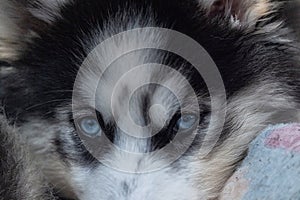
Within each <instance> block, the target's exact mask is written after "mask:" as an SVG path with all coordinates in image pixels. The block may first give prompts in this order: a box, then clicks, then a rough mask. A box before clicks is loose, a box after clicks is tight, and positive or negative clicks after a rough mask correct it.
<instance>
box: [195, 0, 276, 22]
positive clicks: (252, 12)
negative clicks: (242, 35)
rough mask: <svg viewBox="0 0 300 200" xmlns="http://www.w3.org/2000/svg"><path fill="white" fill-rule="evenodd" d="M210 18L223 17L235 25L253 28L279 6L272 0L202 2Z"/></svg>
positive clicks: (202, 0)
mask: <svg viewBox="0 0 300 200" xmlns="http://www.w3.org/2000/svg"><path fill="white" fill-rule="evenodd" d="M200 1H201V3H203V5H204V6H205V7H206V9H207V11H208V15H209V16H215V15H223V16H225V17H229V18H230V19H231V20H232V21H233V22H234V23H235V24H238V25H241V26H246V27H252V26H254V25H256V24H257V22H258V21H259V20H261V19H264V18H265V17H266V16H267V15H269V14H271V13H272V12H273V11H274V9H275V8H276V7H277V4H276V3H274V1H271V0H200Z"/></svg>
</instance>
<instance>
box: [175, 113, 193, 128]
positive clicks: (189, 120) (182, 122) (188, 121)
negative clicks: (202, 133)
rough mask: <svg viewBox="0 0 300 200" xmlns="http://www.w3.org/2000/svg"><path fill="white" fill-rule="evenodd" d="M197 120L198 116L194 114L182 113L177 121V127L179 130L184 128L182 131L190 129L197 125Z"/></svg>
mask: <svg viewBox="0 0 300 200" xmlns="http://www.w3.org/2000/svg"><path fill="white" fill-rule="evenodd" d="M196 122H197V117H196V116H195V115H192V114H186V115H182V116H181V117H180V118H179V119H178V121H177V122H176V127H175V128H176V129H177V130H182V131H185V130H189V129H191V128H193V127H194V126H195V124H196Z"/></svg>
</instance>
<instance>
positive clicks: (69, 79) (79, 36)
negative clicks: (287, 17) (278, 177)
mask: <svg viewBox="0 0 300 200" xmlns="http://www.w3.org/2000/svg"><path fill="white" fill-rule="evenodd" d="M281 6H282V2H275V1H271V0H243V1H241V0H85V1H82V0H51V1H50V0H32V1H27V0H0V60H2V61H3V64H2V67H1V71H0V72H1V73H0V83H1V85H0V97H1V102H2V105H1V106H2V107H3V110H4V111H3V112H2V115H5V116H6V118H7V119H8V120H9V121H10V123H11V124H12V125H13V127H14V129H11V128H9V127H7V125H6V124H5V123H2V124H1V136H0V138H1V141H2V144H3V143H4V145H3V146H1V148H0V152H1V160H2V161H1V162H0V163H1V166H0V167H1V170H2V172H1V176H4V177H3V179H4V180H6V181H5V182H4V183H2V181H1V183H0V192H1V193H0V194H1V197H0V199H47V198H52V197H51V196H49V195H48V194H50V193H49V192H47V191H48V189H46V191H45V188H44V186H43V185H48V186H49V188H52V187H53V188H54V189H53V191H54V193H57V194H59V196H60V197H61V198H70V199H80V200H95V199H97V200H98V199H99V200H116V199H118V200H125V199H128V200H141V199H144V200H153V199H155V200H199V199H216V198H218V195H219V193H220V191H221V190H222V187H223V185H224V183H225V182H226V180H227V179H228V177H229V176H230V175H231V174H232V173H233V171H234V169H235V168H236V166H237V165H238V164H239V162H240V161H241V160H242V159H243V158H244V156H245V155H246V153H247V147H248V144H249V142H251V140H252V139H253V138H254V137H255V136H256V135H257V134H258V133H259V132H260V131H261V130H262V129H264V128H265V127H266V126H267V125H268V124H275V123H277V122H285V121H288V122H293V121H294V122H297V121H299V109H300V104H299V103H300V68H299V52H300V51H299V45H298V43H297V41H296V39H295V38H296V36H295V34H294V33H293V31H292V30H291V29H290V28H288V27H287V26H286V24H285V21H284V20H283V18H281V16H280V15H279V14H278V13H280V10H281ZM148 28H154V31H149V30H152V29H148ZM155 28H162V29H163V30H173V31H174V32H176V33H180V34H182V35H185V36H187V37H188V38H191V39H192V40H193V41H195V42H196V43H197V44H199V45H201V46H202V47H203V48H204V49H205V51H206V52H208V54H209V55H210V57H211V58H212V60H213V61H214V63H215V65H216V66H217V69H218V72H219V73H220V77H221V78H222V80H223V81H222V84H223V85H224V88H225V91H226V93H225V95H226V105H225V104H224V102H222V103H221V104H222V106H223V107H222V108H223V109H224V110H226V112H225V115H224V116H225V117H224V122H225V123H224V125H223V126H221V127H220V126H216V125H215V126H214V124H218V121H213V120H211V119H213V116H214V115H216V116H219V114H218V113H219V112H222V111H224V110H223V109H220V110H217V111H216V110H213V109H212V98H211V94H210V88H209V86H208V85H207V84H206V81H205V78H206V77H205V76H203V74H199V73H198V71H197V70H196V69H195V66H193V63H191V62H190V61H189V60H185V58H182V57H181V56H180V55H178V54H176V52H175V53H174V52H168V51H167V50H164V49H163V48H152V45H153V44H161V46H160V45H158V47H162V46H164V45H165V44H169V45H171V46H172V44H175V43H176V42H177V41H178V40H177V38H176V37H175V39H174V37H171V35H163V34H162V32H160V31H157V29H155ZM132 30H138V32H137V33H138V34H136V32H130V31H132ZM159 30H161V29H159ZM128 32H129V33H132V34H130V35H129V36H128V35H122V34H123V33H128ZM120 34H121V37H120ZM114 36H116V37H118V39H117V40H114V42H112V43H109V42H107V43H105V41H107V40H109V39H110V38H111V37H114ZM169 36H170V37H169ZM103 43H104V44H105V48H101V47H103V46H101V44H103ZM99 45H100V48H98V47H99ZM185 45H186V44H182V48H183V49H184V48H185ZM140 47H147V48H144V49H141V48H140ZM190 48H192V46H191V47H190ZM132 49H133V50H135V51H128V52H126V51H127V50H132ZM120 52H123V53H124V55H123V54H122V56H120V57H119V54H120ZM125 52H126V53H125ZM191 53H192V54H195V55H196V56H195V57H197V55H198V54H197V53H198V52H191ZM91 54H92V56H90V55H91ZM113 57H116V58H118V59H116V60H115V61H114V62H112V63H110V65H109V66H108V65H107V63H108V61H107V60H109V59H108V58H113ZM87 58H88V59H87ZM4 63H6V64H4ZM149 63H150V64H149ZM200 63H201V62H200ZM145 64H146V65H145ZM147 64H148V65H147ZM158 64H160V65H158ZM206 64H207V63H205V62H202V63H201V65H202V67H204V69H205V70H206V71H208V72H211V71H213V69H212V68H210V65H207V66H206ZM143 65H145V67H144V68H143V67H141V68H139V69H138V70H137V68H135V67H136V66H143ZM159 66H161V67H159ZM162 66H168V67H169V68H164V67H162ZM179 77H184V78H185V80H182V79H181V78H179ZM215 82H218V80H217V79H216V80H215ZM141 83H142V84H141ZM194 96H196V99H195V98H193V97H194ZM216 96H217V97H220V96H222V94H220V95H219V94H216ZM178 99H179V100H178ZM179 101H180V102H179ZM128 110H129V111H128ZM213 113H217V114H213ZM129 119H131V120H129ZM1 121H3V119H2V118H1ZM133 124H135V125H137V126H134V125H133ZM211 124H212V126H211ZM138 127H142V128H141V129H139V128H138ZM209 127H210V128H209ZM216 132H220V135H219V137H218V138H217V140H216V143H215V144H214V145H213V148H212V149H211V150H210V151H209V152H208V154H207V155H205V156H201V155H200V149H203V146H204V148H206V147H205V145H203V144H204V142H205V141H210V140H209V139H205V138H206V136H207V135H208V136H209V135H210V134H213V133H216ZM16 133H17V135H19V136H18V137H16V136H11V135H15V134H16ZM177 135H180V139H178V138H177ZM145 136H147V137H145ZM191 136H193V140H192V142H189V143H187V139H186V138H190V137H191ZM19 137H20V138H19ZM18 138H19V139H18ZM86 142H88V144H91V143H93V144H94V145H96V146H97V144H98V146H97V147H98V148H96V150H95V148H92V147H91V146H90V145H86ZM16 144H17V145H16ZM108 144H110V145H108ZM166 146H172V147H173V149H172V150H173V151H171V152H167V151H160V150H162V149H164V147H166ZM186 146H188V148H186V149H184V151H183V152H181V153H178V152H179V151H181V149H182V148H183V147H186ZM99 149H101V150H99ZM98 150H99V151H100V152H98ZM158 151H159V152H160V153H157V152H158ZM153 152H154V153H153ZM161 152H163V153H161ZM2 154H3V155H4V157H2ZM29 154H30V155H29ZM173 154H180V155H179V156H177V157H176V159H174V160H172V159H171V158H173ZM99 155H100V158H99ZM149 155H150V156H149ZM40 172H41V173H40ZM7 173H8V175H6V174H7ZM13 173H16V175H15V176H14V175H13ZM3 179H2V177H1V180H3ZM20 196H22V197H20Z"/></svg>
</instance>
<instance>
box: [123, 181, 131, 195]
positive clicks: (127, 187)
mask: <svg viewBox="0 0 300 200" xmlns="http://www.w3.org/2000/svg"><path fill="white" fill-rule="evenodd" d="M122 188H123V191H124V193H125V194H126V195H128V194H129V193H130V192H131V191H130V187H129V185H128V184H127V183H126V182H123V183H122Z"/></svg>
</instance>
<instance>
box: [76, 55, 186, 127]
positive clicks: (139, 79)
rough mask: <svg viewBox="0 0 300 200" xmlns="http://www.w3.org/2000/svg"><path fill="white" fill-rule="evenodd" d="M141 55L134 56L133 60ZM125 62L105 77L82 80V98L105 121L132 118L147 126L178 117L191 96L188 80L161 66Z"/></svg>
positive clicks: (119, 63) (105, 73) (118, 62)
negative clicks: (174, 116) (179, 111)
mask: <svg viewBox="0 0 300 200" xmlns="http://www.w3.org/2000/svg"><path fill="white" fill-rule="evenodd" d="M135 56H137V57H139V55H133V56H132V57H131V58H130V59H129V60H130V62H132V60H133V59H136V57H135ZM127 66H128V62H126V60H125V61H124V60H121V61H117V62H115V63H114V64H113V65H111V66H110V67H109V68H108V69H107V70H106V71H105V72H104V73H103V74H101V75H100V76H95V74H90V75H89V76H88V78H87V79H86V78H85V80H86V81H81V82H82V83H84V84H82V86H83V87H81V89H80V94H79V96H80V97H84V99H87V100H88V102H87V103H88V105H89V106H91V107H94V108H96V109H97V110H98V111H99V112H101V114H102V115H103V117H104V118H105V120H107V121H111V120H112V118H113V120H114V121H119V120H122V119H124V118H125V119H126V118H128V117H129V116H130V117H131V118H133V119H134V121H143V122H139V123H142V124H145V123H147V122H146V121H147V118H149V117H150V118H151V121H152V122H155V121H156V123H159V122H161V121H165V120H166V118H169V117H170V115H172V114H174V113H175V112H176V111H177V110H178V108H179V107H180V106H181V104H183V102H184V101H186V98H187V97H188V96H189V95H190V93H191V90H190V89H189V85H188V81H187V80H186V79H185V77H183V76H182V75H181V74H180V73H179V72H177V71H176V70H174V69H172V68H170V67H168V66H165V65H159V64H143V65H138V66H136V67H127Z"/></svg>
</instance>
